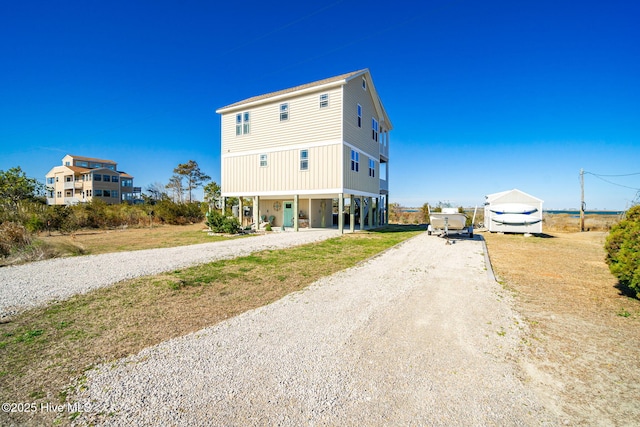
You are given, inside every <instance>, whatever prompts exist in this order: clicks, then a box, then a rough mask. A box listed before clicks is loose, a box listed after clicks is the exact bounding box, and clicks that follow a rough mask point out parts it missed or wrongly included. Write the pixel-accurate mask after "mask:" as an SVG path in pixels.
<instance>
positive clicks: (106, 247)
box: [38, 223, 224, 255]
mask: <svg viewBox="0 0 640 427" xmlns="http://www.w3.org/2000/svg"><path fill="white" fill-rule="evenodd" d="M205 229H206V226H205V225H204V223H199V224H190V225H154V226H153V227H151V228H149V227H146V228H126V229H122V228H118V229H113V230H80V231H77V232H75V233H72V234H53V235H51V236H50V235H48V234H47V233H41V234H40V236H38V238H39V239H40V240H42V241H43V242H44V243H46V244H47V245H49V246H52V247H54V248H59V249H60V252H62V253H63V254H64V253H67V252H69V253H70V254H71V255H76V254H103V253H108V252H122V251H137V250H141V249H152V248H169V247H172V246H184V245H194V244H198V243H207V242H213V241H217V240H221V239H223V238H224V237H221V236H209V235H208V234H207V233H205V232H203V230H205Z"/></svg>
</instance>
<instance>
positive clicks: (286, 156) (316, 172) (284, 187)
mask: <svg viewBox="0 0 640 427" xmlns="http://www.w3.org/2000/svg"><path fill="white" fill-rule="evenodd" d="M341 147H342V145H341V144H330V145H320V146H316V147H309V148H308V149H307V148H305V149H304V150H306V151H307V152H308V158H307V161H308V167H309V170H308V171H301V170H300V160H301V157H300V154H301V153H300V152H301V150H300V149H290V150H282V151H272V152H270V153H269V167H259V166H258V165H259V164H260V154H259V153H256V154H248V155H238V156H229V155H227V156H224V155H223V156H222V179H221V182H222V192H223V193H229V194H233V193H236V194H238V193H250V194H254V195H255V194H261V193H263V194H264V193H273V192H291V191H296V192H299V193H300V194H304V192H305V191H310V192H311V191H316V190H322V189H336V188H339V187H340V186H341V176H340V174H341V173H342V171H341V160H340V159H341V151H340V150H341ZM238 171H241V173H238ZM363 175H365V176H366V174H363Z"/></svg>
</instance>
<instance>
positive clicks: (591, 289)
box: [483, 221, 640, 425]
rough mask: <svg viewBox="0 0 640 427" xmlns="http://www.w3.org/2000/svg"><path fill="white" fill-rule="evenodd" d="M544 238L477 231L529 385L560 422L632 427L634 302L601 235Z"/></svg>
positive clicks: (637, 320)
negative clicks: (511, 308)
mask: <svg viewBox="0 0 640 427" xmlns="http://www.w3.org/2000/svg"><path fill="white" fill-rule="evenodd" d="M574 222H575V221H574ZM548 233H549V234H546V235H543V236H532V237H524V236H522V235H517V234H513V235H509V234H490V233H483V236H484V238H485V240H486V242H487V247H488V250H489V255H490V257H491V263H492V265H493V268H494V270H495V272H496V275H497V276H498V277H499V278H500V280H501V281H502V282H503V283H504V285H505V286H506V287H507V288H509V289H511V290H512V291H513V292H514V295H515V300H516V307H517V309H518V311H519V312H520V313H521V314H522V315H523V317H524V318H525V319H526V320H527V324H528V329H529V336H528V341H527V343H526V345H525V350H526V351H525V355H526V357H525V360H524V368H525V370H526V371H527V374H528V376H529V377H530V380H529V381H531V382H532V384H533V385H534V386H536V387H538V388H539V390H540V392H541V395H543V396H546V398H547V401H546V404H547V405H548V406H549V407H550V408H555V409H556V410H557V411H558V412H559V413H561V414H563V415H564V416H565V417H566V419H567V420H568V425H594V424H598V425H631V424H634V422H633V421H631V420H640V406H639V405H638V404H637V402H638V393H640V369H638V363H639V360H638V355H639V353H638V345H637V344H638V343H639V342H640V301H638V300H637V299H635V298H630V297H628V296H626V294H625V291H624V290H623V289H620V288H619V287H618V283H617V280H616V279H615V277H614V276H613V275H612V274H611V273H610V272H609V268H608V266H607V264H606V263H605V261H604V259H605V251H604V247H603V245H604V239H605V237H606V235H607V233H606V232H593V231H592V232H585V233H580V232H558V231H555V232H554V231H549V232H548Z"/></svg>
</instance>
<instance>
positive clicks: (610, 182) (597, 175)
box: [584, 172, 640, 191]
mask: <svg viewBox="0 0 640 427" xmlns="http://www.w3.org/2000/svg"><path fill="white" fill-rule="evenodd" d="M584 173H585V174H589V175H593V176H595V177H596V178H598V179H599V180H602V181H604V182H606V183H608V184H611V185H616V186H618V187H622V188H628V189H630V190H635V191H640V188H638V187H629V186H628V185H622V184H618V183H617V182H612V181H609V180H608V179H604V178H603V176H606V177H611V176H618V177H619V176H632V175H640V172H637V173H629V174H621V175H600V174H596V173H593V172H584Z"/></svg>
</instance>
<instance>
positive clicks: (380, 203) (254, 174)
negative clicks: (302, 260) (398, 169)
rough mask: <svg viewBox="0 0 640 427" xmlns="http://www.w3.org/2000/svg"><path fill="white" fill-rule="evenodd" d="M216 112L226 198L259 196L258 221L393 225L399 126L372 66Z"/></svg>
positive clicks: (290, 224)
mask: <svg viewBox="0 0 640 427" xmlns="http://www.w3.org/2000/svg"><path fill="white" fill-rule="evenodd" d="M216 112H217V113H219V114H221V116H222V120H221V121H222V126H221V127H222V142H221V148H222V166H221V188H222V196H223V198H226V197H238V198H240V200H241V201H242V198H251V200H252V206H253V208H252V216H253V223H254V224H259V223H263V224H264V222H265V221H266V222H270V223H271V224H272V225H273V226H275V227H278V228H280V227H282V226H284V227H291V228H293V229H294V230H298V227H314V228H317V227H322V228H325V227H334V226H337V227H338V228H339V229H340V230H341V231H342V230H344V226H345V222H348V223H349V226H350V229H351V230H352V231H353V230H354V228H355V226H356V225H358V226H359V227H360V228H361V229H363V228H366V227H371V226H377V225H380V224H384V223H386V212H388V192H389V191H388V190H389V185H388V178H389V169H388V162H389V131H390V130H391V129H392V125H391V121H390V120H389V117H388V116H387V113H386V111H385V109H384V107H383V105H382V102H381V101H380V98H379V97H378V93H377V91H376V88H375V86H374V84H373V79H372V78H371V74H370V73H369V70H368V69H364V70H360V71H355V72H352V73H348V74H343V75H340V76H336V77H332V78H328V79H324V80H320V81H316V82H313V83H308V84H304V85H301V86H296V87H293V88H290V89H285V90H281V91H278V92H273V93H269V94H266V95H260V96H256V97H253V98H249V99H245V100H244V101H240V102H236V103H235V104H231V105H228V106H226V107H223V108H220V109H218V110H217V111H216ZM346 201H348V205H347V206H348V212H349V215H346V218H345V215H343V214H342V212H344V210H345V203H346ZM334 205H335V206H336V208H335V212H334V208H333V206H334ZM240 212H243V209H242V206H241V207H240ZM338 212H340V214H338ZM334 213H336V215H335V217H336V220H335V224H334ZM356 222H357V223H358V224H356Z"/></svg>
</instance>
